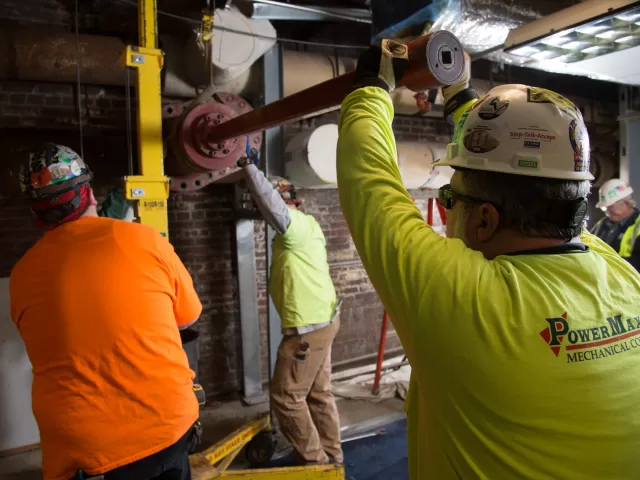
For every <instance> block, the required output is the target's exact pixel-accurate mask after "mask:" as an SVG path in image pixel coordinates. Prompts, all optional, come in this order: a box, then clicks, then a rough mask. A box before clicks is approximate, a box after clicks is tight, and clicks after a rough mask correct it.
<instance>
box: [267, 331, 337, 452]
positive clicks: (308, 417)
mask: <svg viewBox="0 0 640 480" xmlns="http://www.w3.org/2000/svg"><path fill="white" fill-rule="evenodd" d="M339 327H340V320H339V318H336V319H335V320H334V321H333V323H331V324H330V325H328V326H326V327H324V328H321V329H320V330H315V331H313V332H310V333H306V334H304V335H287V336H285V337H284V338H283V339H282V342H280V346H279V347H278V359H277V360H276V367H275V371H274V374H273V381H272V383H271V406H272V408H273V411H274V413H275V415H276V418H277V419H278V423H279V424H280V430H281V431H282V434H283V435H284V436H285V437H286V439H287V440H289V442H291V444H292V445H293V447H294V448H295V449H296V451H297V452H298V455H300V457H301V458H302V460H303V461H304V462H305V463H320V464H324V463H329V462H336V463H342V462H343V456H342V447H341V445H340V418H339V417H338V408H337V407H336V401H335V398H334V397H333V393H332V392H331V344H332V343H333V339H334V338H335V336H336V333H337V332H338V328H339Z"/></svg>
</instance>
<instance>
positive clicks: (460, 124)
mask: <svg viewBox="0 0 640 480" xmlns="http://www.w3.org/2000/svg"><path fill="white" fill-rule="evenodd" d="M468 116H469V114H468V113H463V114H462V116H461V117H460V120H458V124H457V125H456V129H455V133H454V135H453V140H451V141H452V142H453V143H458V141H459V140H460V136H461V135H462V131H463V129H464V122H465V121H466V120H467V117H468Z"/></svg>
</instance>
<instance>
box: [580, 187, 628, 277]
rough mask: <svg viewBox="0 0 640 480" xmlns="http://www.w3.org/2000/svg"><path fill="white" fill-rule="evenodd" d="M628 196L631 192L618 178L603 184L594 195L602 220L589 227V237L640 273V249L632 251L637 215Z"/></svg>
mask: <svg viewBox="0 0 640 480" xmlns="http://www.w3.org/2000/svg"><path fill="white" fill-rule="evenodd" d="M632 193H633V189H632V188H631V187H630V186H629V185H628V184H627V183H626V182H624V181H622V180H620V179H619V178H613V179H611V180H607V181H606V182H604V183H603V184H602V186H601V187H600V191H599V192H598V195H599V200H598V204H597V205H596V206H597V207H598V208H600V209H602V210H603V211H604V212H605V213H606V217H604V218H602V219H600V220H599V221H598V222H597V223H596V224H595V225H594V226H593V228H592V229H591V233H593V234H594V235H597V236H598V237H599V238H601V239H602V240H603V241H604V242H605V243H607V244H608V245H609V246H610V247H611V248H613V249H614V250H615V251H616V252H618V253H619V254H620V256H621V257H622V258H624V259H625V260H627V261H628V262H629V263H630V264H631V265H633V266H634V267H635V268H636V269H637V270H640V245H639V246H638V247H639V248H637V249H636V240H637V239H638V235H640V211H638V209H637V208H636V202H635V200H634V199H633V198H632V197H631V194H632Z"/></svg>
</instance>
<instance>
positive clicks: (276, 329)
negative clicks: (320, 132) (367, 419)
mask: <svg viewBox="0 0 640 480" xmlns="http://www.w3.org/2000/svg"><path fill="white" fill-rule="evenodd" d="M263 58H264V103H265V104H267V105H268V104H269V103H272V102H275V101H277V100H279V99H280V98H282V50H281V48H280V46H279V45H276V46H274V47H273V48H272V49H271V50H269V51H268V52H267V53H266V54H265V55H264V57H263ZM282 137H283V129H282V127H276V128H271V129H269V130H267V131H266V132H265V136H264V157H263V159H264V166H265V172H266V174H267V176H270V175H283V174H284V140H283V138H282ZM274 235H275V231H274V230H273V229H272V228H271V227H268V226H267V232H266V235H265V240H266V242H267V248H266V251H267V262H266V264H267V293H269V280H270V275H269V271H270V269H271V258H272V251H271V242H272V241H273V237H274ZM268 298H269V300H268V301H269V308H268V310H267V312H268V313H267V319H268V320H267V321H268V332H267V338H268V339H269V378H271V375H272V374H273V369H274V367H275V365H276V359H277V358H278V345H279V344H280V340H282V331H281V326H280V315H278V312H277V310H276V308H275V306H274V304H273V302H272V301H271V295H268Z"/></svg>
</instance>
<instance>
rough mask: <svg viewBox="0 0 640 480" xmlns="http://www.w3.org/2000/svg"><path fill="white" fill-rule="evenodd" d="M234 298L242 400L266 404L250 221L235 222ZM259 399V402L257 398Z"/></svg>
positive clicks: (252, 231)
mask: <svg viewBox="0 0 640 480" xmlns="http://www.w3.org/2000/svg"><path fill="white" fill-rule="evenodd" d="M236 255H237V257H236V258H237V260H238V295H239V297H240V328H241V330H242V367H243V386H244V400H245V402H246V403H249V404H254V403H260V402H262V401H264V400H266V398H265V397H263V395H262V370H261V368H260V367H261V365H260V318H259V316H258V288H257V286H256V249H255V240H254V230H253V220H247V219H239V220H236ZM258 397H259V398H258Z"/></svg>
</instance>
